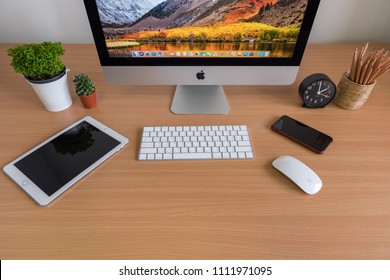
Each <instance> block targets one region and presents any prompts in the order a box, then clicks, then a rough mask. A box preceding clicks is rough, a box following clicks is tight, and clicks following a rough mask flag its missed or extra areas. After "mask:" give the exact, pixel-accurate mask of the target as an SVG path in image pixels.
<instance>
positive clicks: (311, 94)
mask: <svg viewBox="0 0 390 280" xmlns="http://www.w3.org/2000/svg"><path fill="white" fill-rule="evenodd" d="M335 94H336V87H335V85H334V84H333V82H331V81H329V80H316V81H314V82H311V83H310V84H309V85H308V86H306V87H305V88H304V91H303V94H302V99H303V102H304V103H305V105H306V106H308V107H325V106H326V105H327V104H328V103H329V102H330V101H332V99H333V97H334V96H335Z"/></svg>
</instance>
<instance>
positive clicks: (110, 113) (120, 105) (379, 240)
mask: <svg viewBox="0 0 390 280" xmlns="http://www.w3.org/2000/svg"><path fill="white" fill-rule="evenodd" d="M8 47H10V45H1V48H0V64H1V66H0V69H1V75H0V99H1V102H0V112H1V113H0V127H1V131H2V132H1V136H0V147H1V153H0V164H1V165H2V166H4V165H6V164H7V163H9V162H10V161H12V160H14V159H15V158H16V157H17V156H19V155H20V154H22V153H24V152H26V151H27V150H29V149H30V148H32V147H33V146H35V145H37V144H38V143H40V142H41V141H43V140H45V139H46V138H48V137H49V136H51V135H53V134H54V133H56V132H58V131H59V130H61V129H63V128H64V127H66V126H68V125H70V124H71V123H72V122H74V121H76V120H78V119H80V118H82V117H84V116H86V115H90V116H92V117H94V118H96V119H98V120H100V121H101V122H103V123H105V124H106V125H108V126H110V127H112V128H113V129H115V130H117V131H118V132H120V133H122V134H124V135H125V136H127V137H128V138H129V139H130V143H129V144H128V145H127V146H126V148H125V149H123V150H122V151H121V152H120V153H119V154H117V155H115V156H114V157H113V158H111V159H110V160H108V161H107V162H106V163H104V164H103V165H102V166H100V167H98V168H97V169H96V170H95V171H94V172H93V173H91V174H90V175H88V176H87V177H86V178H84V179H83V180H82V181H80V182H79V183H77V184H76V185H75V186H74V187H72V188H71V189H70V190H69V191H67V192H66V193H65V194H64V195H62V197H60V198H59V199H57V200H56V201H55V202H54V203H53V204H51V205H50V206H48V207H40V206H38V205H37V204H35V202H34V201H33V200H31V199H30V198H29V197H28V196H27V195H26V194H25V193H24V192H23V191H22V190H21V189H20V188H19V187H17V186H16V185H15V184H14V183H13V182H12V181H11V180H10V179H9V178H8V177H7V176H6V175H5V174H4V173H3V172H1V174H0V259H389V258H390V172H389V170H390V125H389V122H390V73H387V74H386V75H385V76H383V77H382V78H381V79H380V80H379V81H378V84H377V85H376V88H375V90H374V92H373V94H372V96H371V97H370V98H369V100H368V101H367V103H366V104H365V105H364V107H363V108H362V109H360V110H357V111H346V110H343V109H340V108H338V107H337V106H336V105H334V104H331V105H329V106H328V107H327V108H325V109H318V110H310V109H305V108H302V107H301V105H300V104H301V102H300V98H299V96H298V94H297V88H298V85H299V82H300V81H301V80H302V79H303V78H304V77H306V76H307V75H309V74H311V73H314V72H323V73H326V74H328V75H329V76H330V77H331V78H332V79H333V80H334V81H335V82H336V83H337V82H338V80H339V78H340V77H341V75H342V73H343V71H344V70H346V69H347V68H348V67H349V65H350V59H351V56H352V53H353V50H354V48H355V47H357V46H356V45H339V46H335V45H317V46H315V45H311V46H308V48H307V51H306V55H305V57H304V59H303V62H302V67H301V70H300V72H299V75H298V78H297V81H296V83H295V84H293V85H291V86H226V87H225V91H226V95H227V98H228V101H229V103H230V107H231V111H230V113H229V114H228V115H226V116H214V115H206V116H204V115H202V116H194V115H191V116H183V115H174V114H172V113H170V111H169V108H170V103H171V99H172V96H173V91H174V87H173V86H143V87H141V86H112V85H109V84H107V83H106V82H105V81H104V79H103V76H102V72H101V68H100V64H99V62H98V57H97V55H96V51H95V48H94V46H92V45H64V47H65V49H66V54H65V55H64V57H63V61H64V62H65V64H66V65H67V66H68V67H69V68H70V69H71V72H70V76H71V77H70V78H69V81H70V86H71V88H72V91H73V85H72V83H71V78H72V77H73V75H74V74H76V73H79V72H85V73H87V74H89V75H90V76H91V77H92V78H93V79H94V80H95V82H96V86H97V89H98V103H99V104H98V107H97V108H95V109H91V110H87V109H83V108H82V105H81V103H80V101H79V100H78V99H77V98H76V96H75V95H74V104H73V105H72V106H71V107H70V108H69V109H67V110H65V111H63V112H59V113H50V112H48V111H46V110H45V109H44V108H43V106H42V105H41V103H40V101H39V100H38V98H37V97H36V95H35V93H34V92H33V90H32V88H31V87H30V86H29V85H28V84H27V83H26V82H25V81H24V78H23V77H22V76H21V75H18V74H15V73H14V72H13V69H11V67H9V66H8V64H9V62H10V58H9V57H8V56H6V54H5V50H6V48H8ZM376 47H379V46H376ZM385 47H387V48H390V46H389V45H387V46H385ZM283 114H287V115H290V116H292V117H294V118H297V119H298V120H300V121H302V122H305V123H307V124H309V125H311V126H314V127H315V128H317V129H319V130H322V131H324V132H326V133H328V134H330V135H331V136H333V137H334V143H333V144H332V145H331V146H330V147H329V149H328V150H327V151H326V153H325V154H323V155H318V154H315V153H313V152H311V151H309V150H307V149H305V148H303V147H301V146H299V145H297V144H295V143H293V142H292V141H290V140H288V139H286V138H284V137H282V136H280V135H278V134H276V133H275V132H272V131H271V130H270V125H271V123H272V122H274V121H275V120H276V119H277V118H278V117H279V116H280V115H283ZM231 123H243V124H247V125H248V126H249V129H250V134H251V138H252V143H253V146H254V152H255V159H254V160H247V161H175V162H173V161H168V162H140V161H137V160H136V157H137V152H138V145H139V139H140V134H141V129H142V127H144V126H153V125H198V124H200V125H206V124H231ZM283 154H288V155H292V156H294V157H297V158H299V159H301V160H302V161H303V162H305V163H306V164H308V165H309V166H310V167H312V168H313V169H314V170H315V171H316V172H317V173H318V174H319V176H320V177H321V178H322V180H323V183H324V186H323V189H322V191H321V192H320V193H318V194H317V195H314V196H309V195H306V194H304V193H303V192H302V191H301V190H299V189H298V188H297V187H296V186H295V185H294V184H293V183H291V182H290V181H289V180H288V179H286V178H285V177H283V176H282V175H281V174H279V173H278V171H276V170H275V169H274V168H273V167H272V165H271V162H272V160H273V159H275V158H276V157H278V156H279V155H283Z"/></svg>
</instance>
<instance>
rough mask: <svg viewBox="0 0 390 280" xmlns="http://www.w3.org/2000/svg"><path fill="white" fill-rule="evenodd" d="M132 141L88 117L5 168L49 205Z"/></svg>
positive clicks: (37, 200)
mask: <svg viewBox="0 0 390 280" xmlns="http://www.w3.org/2000/svg"><path fill="white" fill-rule="evenodd" d="M128 142H129V140H128V139H127V138H126V137H124V136H122V135H120V134H119V133H117V132H115V131H114V130H112V129H110V128H109V127H107V126H105V125H104V124H102V123H100V122H98V121H97V120H95V119H93V118H91V117H85V118H83V119H81V120H79V121H77V122H76V123H74V124H72V125H71V126H69V127H67V128H65V129H64V130H62V131H60V132H59V133H57V134H56V135H54V136H52V137H50V138H49V139H47V140H46V141H44V142H43V143H41V144H39V145H38V146H36V147H35V148H33V149H31V150H30V151H28V152H27V153H25V154H23V155H22V156H20V157H18V158H17V159H16V160H14V161H13V162H11V163H9V164H8V165H6V166H5V167H4V168H3V170H4V172H5V173H6V174H7V175H8V176H9V177H11V179H12V180H14V181H15V182H16V184H17V185H19V186H20V187H21V188H22V189H23V190H24V191H26V192H27V193H28V194H29V195H30V196H31V197H32V198H33V199H34V200H35V201H36V202H37V203H38V204H39V205H42V206H46V205H48V204H49V203H50V202H51V201H53V200H54V199H55V198H57V197H58V196H59V195H60V194H62V193H63V192H64V191H66V190H67V189H69V188H70V187H71V186H72V185H73V184H74V183H76V182H77V181H78V180H80V179H81V178H82V177H83V176H85V175H86V174H87V173H88V172H90V171H91V170H92V169H94V168H95V167H97V166H98V165H99V164H101V163H102V162H103V161H104V160H106V159H107V158H109V157H110V156H112V155H113V154H114V153H116V152H117V151H119V150H120V149H121V148H123V147H124V146H125V145H126V144H127V143H128Z"/></svg>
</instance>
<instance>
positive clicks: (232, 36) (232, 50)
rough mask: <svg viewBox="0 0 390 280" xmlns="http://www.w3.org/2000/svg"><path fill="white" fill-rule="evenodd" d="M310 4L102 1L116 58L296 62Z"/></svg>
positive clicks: (284, 0) (293, 0) (286, 0)
mask: <svg viewBox="0 0 390 280" xmlns="http://www.w3.org/2000/svg"><path fill="white" fill-rule="evenodd" d="M307 2H308V0H167V1H161V0H141V1H139V0H137V1H135V0H112V1H104V0H97V1H96V3H97V6H98V11H99V17H100V21H101V24H102V27H103V33H104V36H105V41H106V46H107V48H108V50H109V55H110V56H111V57H137V58H142V57H161V56H163V57H179V56H180V57H197V56H199V57H204V58H207V57H210V58H211V57H228V58H234V57H243V56H246V57H291V56H292V55H293V52H294V48H295V43H296V41H297V38H298V35H299V31H300V27H301V24H302V20H303V16H304V13H305V10H306V6H307Z"/></svg>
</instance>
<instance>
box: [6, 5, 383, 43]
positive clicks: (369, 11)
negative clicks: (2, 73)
mask: <svg viewBox="0 0 390 280" xmlns="http://www.w3.org/2000/svg"><path fill="white" fill-rule="evenodd" d="M42 41H61V42H62V43H93V37H92V34H91V31H90V27H89V23H88V18H87V15H86V12H85V8H84V3H83V1H82V0H0V43H27V42H31V43H37V42H42ZM365 41H370V42H372V43H389V42H390V0H322V1H321V4H320V7H319V10H318V13H317V18H316V21H315V23H314V26H313V30H312V34H311V37H310V43H343V42H365Z"/></svg>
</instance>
